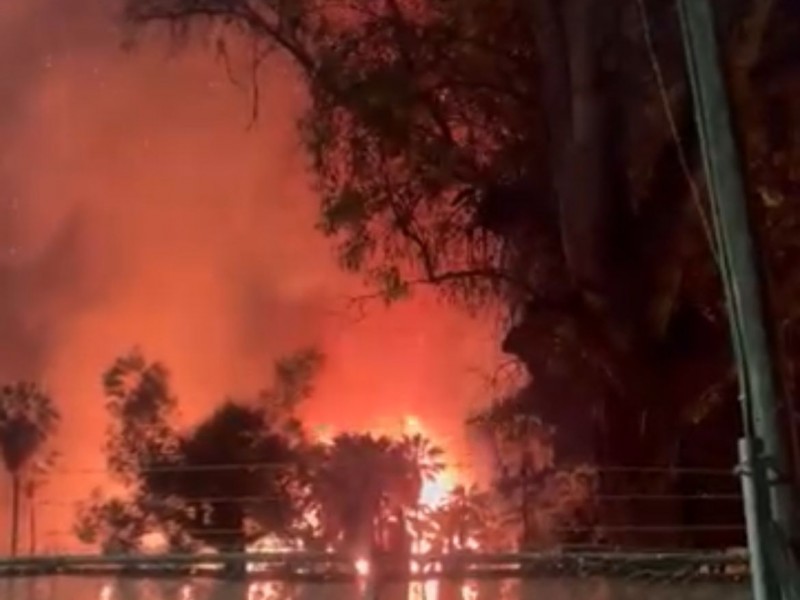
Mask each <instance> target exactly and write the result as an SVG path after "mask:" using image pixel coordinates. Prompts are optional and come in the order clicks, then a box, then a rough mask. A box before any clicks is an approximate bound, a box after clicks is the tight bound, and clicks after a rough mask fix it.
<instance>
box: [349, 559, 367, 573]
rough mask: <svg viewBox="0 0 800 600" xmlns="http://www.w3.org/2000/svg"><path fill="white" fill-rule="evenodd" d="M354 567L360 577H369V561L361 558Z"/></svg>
mask: <svg viewBox="0 0 800 600" xmlns="http://www.w3.org/2000/svg"><path fill="white" fill-rule="evenodd" d="M353 566H354V567H355V569H356V574H358V576H359V577H367V576H368V575H369V561H368V560H367V559H366V558H359V559H358V560H356V561H355V563H354V565H353Z"/></svg>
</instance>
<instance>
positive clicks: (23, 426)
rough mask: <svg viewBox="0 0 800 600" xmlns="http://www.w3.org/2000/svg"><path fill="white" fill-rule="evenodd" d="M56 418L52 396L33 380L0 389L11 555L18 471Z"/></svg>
mask: <svg viewBox="0 0 800 600" xmlns="http://www.w3.org/2000/svg"><path fill="white" fill-rule="evenodd" d="M59 421H60V415H59V412H58V410H57V409H56V407H55V405H54V403H53V400H52V398H51V397H50V396H49V395H48V394H47V393H46V392H44V391H43V390H42V389H41V388H40V387H39V386H37V385H36V384H35V383H31V382H18V383H14V384H9V385H5V386H3V387H2V389H1V390H0V452H2V455H3V463H4V465H5V468H6V471H8V473H9V475H10V476H11V556H16V554H17V548H18V544H19V508H20V505H19V502H20V492H21V485H20V483H21V477H22V472H23V470H24V469H25V467H26V466H27V465H28V463H29V462H30V460H31V458H33V457H34V456H35V455H36V454H37V453H38V452H39V451H40V450H41V448H42V446H43V445H44V444H45V442H46V441H47V440H48V438H49V437H50V436H51V435H52V433H53V432H54V431H55V429H56V427H57V425H58V422H59Z"/></svg>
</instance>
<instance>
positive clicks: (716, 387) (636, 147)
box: [125, 0, 800, 543]
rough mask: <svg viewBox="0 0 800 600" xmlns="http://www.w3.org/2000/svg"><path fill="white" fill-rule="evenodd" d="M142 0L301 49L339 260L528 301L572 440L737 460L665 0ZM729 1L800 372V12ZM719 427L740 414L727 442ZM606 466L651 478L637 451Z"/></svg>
mask: <svg viewBox="0 0 800 600" xmlns="http://www.w3.org/2000/svg"><path fill="white" fill-rule="evenodd" d="M125 5H126V8H127V11H126V16H127V19H128V21H129V22H130V23H133V24H135V25H143V24H147V23H165V24H168V25H170V26H172V27H173V29H174V30H175V31H179V32H182V33H186V32H188V31H190V26H191V25H193V24H195V23H198V24H200V23H207V22H208V21H211V22H212V23H213V24H214V25H217V26H219V27H217V28H214V29H213V31H214V36H215V38H216V41H217V44H216V47H217V49H218V50H219V51H220V53H221V54H222V55H223V56H225V55H226V53H227V52H229V51H230V48H232V47H233V45H231V44H227V42H226V39H227V38H226V36H228V35H229V36H231V37H235V38H237V40H240V39H241V37H244V38H246V39H247V40H248V41H249V42H251V43H252V47H253V48H254V49H255V52H253V56H255V57H256V59H255V60H256V64H254V65H252V66H253V67H254V69H253V72H254V73H257V67H258V62H259V61H262V60H264V57H265V56H267V55H268V54H269V52H271V51H278V52H282V53H283V54H284V55H285V56H288V57H289V58H290V59H291V60H292V61H293V62H294V64H295V65H296V66H297V68H298V72H299V73H300V74H301V76H302V77H303V78H304V80H305V82H306V83H307V85H308V89H309V92H310V98H311V101H310V103H309V109H308V111H307V113H306V115H305V116H304V119H303V121H302V134H303V139H304V141H305V142H306V145H307V149H308V151H309V154H310V156H311V158H312V161H313V166H314V170H315V173H316V175H317V176H318V188H319V190H320V192H321V207H320V212H321V217H322V219H321V221H322V228H323V230H324V231H325V232H326V233H328V234H329V235H330V236H331V237H332V238H333V239H334V241H335V243H336V244H337V248H338V250H339V256H340V259H341V262H342V265H343V266H344V267H345V268H347V269H350V270H355V271H359V272H362V273H364V274H365V275H367V276H368V277H369V278H370V279H371V280H372V281H374V282H375V283H377V284H378V286H379V287H380V288H381V290H382V291H383V293H384V295H385V296H386V297H388V298H397V297H399V296H402V295H403V294H405V293H407V292H408V290H409V286H410V285H411V284H413V283H425V284H433V285H436V286H437V287H438V289H440V290H441V291H442V292H443V293H445V294H447V295H449V296H450V297H453V298H456V299H457V300H460V301H464V302H466V303H467V304H469V305H470V306H472V307H475V306H480V305H481V303H482V302H483V301H486V300H495V299H498V298H499V299H500V300H501V301H502V302H503V303H504V304H505V305H506V306H508V308H510V309H511V310H512V311H513V312H514V314H516V315H517V316H518V318H517V319H515V322H514V326H513V327H512V328H511V330H510V331H509V332H508V335H507V337H506V339H505V340H504V344H503V348H504V350H506V351H507V352H509V353H511V354H514V355H516V356H517V357H519V358H520V359H521V361H522V362H523V363H524V364H525V366H526V368H527V370H528V372H529V373H530V375H531V376H532V379H533V380H534V381H535V385H534V384H531V385H530V386H528V387H527V388H526V389H525V390H524V393H523V394H522V395H521V396H520V400H521V402H520V403H518V406H520V407H524V409H525V411H529V410H530V409H533V410H535V411H537V412H538V414H539V416H540V417H541V418H542V419H543V420H544V421H546V422H547V423H548V424H549V425H552V426H554V428H555V430H554V437H553V443H554V445H555V447H556V451H557V456H559V457H560V456H564V458H563V460H564V461H565V462H568V463H574V462H581V461H592V462H595V463H598V464H606V465H624V464H630V461H631V460H635V461H636V462H637V463H638V464H639V465H642V466H648V467H658V468H660V469H663V471H664V472H665V473H669V471H670V470H671V469H673V467H676V466H678V465H683V466H691V465H692V464H693V463H697V462H699V461H705V464H703V465H700V466H710V465H713V466H724V465H728V466H729V465H730V464H732V463H733V462H735V460H736V457H735V450H734V449H735V439H736V436H737V434H738V428H739V423H738V420H737V410H738V409H737V406H736V400H735V391H734V389H733V386H732V385H731V384H730V382H731V360H730V358H731V357H730V352H729V344H728V333H727V330H726V327H725V311H724V306H723V302H722V298H721V294H720V289H719V285H718V280H717V266H716V264H715V259H714V256H713V252H712V246H713V239H712V238H713V236H712V235H711V234H710V233H709V231H708V227H707V222H708V216H707V212H708V210H707V207H706V206H705V205H704V202H703V198H702V194H700V193H699V192H698V189H699V188H700V187H702V186H700V185H699V182H698V181H697V177H696V173H697V172H698V171H699V165H698V156H697V135H696V131H695V127H694V124H693V120H692V111H691V98H690V97H689V92H688V86H687V82H686V77H685V73H684V68H683V63H684V60H683V51H682V48H681V40H680V28H679V24H678V21H677V18H676V16H675V11H674V3H673V2H672V1H671V0H644V1H643V2H640V1H639V0H617V1H614V2H609V1H608V0H500V1H490V0H468V1H465V2H452V1H445V0H424V1H422V2H416V3H411V2H404V1H402V0H389V1H387V2H381V3H378V4H376V3H375V2H373V1H372V0H355V1H354V2H350V3H348V4H347V6H346V7H342V6H341V3H340V2H337V1H335V0H331V1H330V2H328V1H326V0H313V1H312V0H298V1H295V2H281V1H278V0H126V2H125ZM643 9H644V10H643ZM719 12H720V23H719V31H720V35H721V36H724V40H723V41H724V47H725V48H726V49H727V52H728V53H727V56H726V62H727V65H726V66H727V67H728V69H729V72H730V80H731V82H732V89H733V91H734V101H735V104H736V106H737V108H738V109H739V110H738V118H739V125H740V130H741V131H742V132H743V136H742V137H743V141H744V142H745V147H746V150H747V152H746V155H747V159H748V160H747V165H746V167H747V169H748V175H749V176H750V178H751V180H752V181H753V185H752V190H753V193H752V194H751V198H750V200H751V205H752V206H751V207H752V208H753V210H754V212H755V213H756V214H757V216H758V221H759V229H760V233H761V234H762V238H763V241H764V243H765V248H766V267H767V279H768V280H769V281H770V283H771V286H772V290H773V298H772V302H771V307H772V308H773V310H774V311H775V314H776V318H775V323H776V328H777V324H780V331H777V330H776V332H775V333H776V335H775V339H776V340H777V341H778V343H779V344H780V349H781V351H782V355H783V357H784V362H785V363H786V364H785V368H784V375H785V379H786V384H787V385H786V387H787V389H789V390H790V391H793V390H794V394H795V395H796V390H797V389H798V375H797V374H798V372H800V370H798V369H796V368H795V367H796V364H797V363H798V360H800V343H798V341H797V340H798V339H800V334H799V333H798V332H800V314H799V313H798V311H797V310H796V296H797V290H798V289H799V288H800V285H798V282H800V268H798V266H797V265H798V264H800V260H798V259H800V250H798V248H797V245H796V244H795V243H794V241H793V240H795V239H796V238H797V236H798V234H800V218H798V214H800V209H798V206H797V203H796V202H793V201H791V198H793V197H794V196H795V195H796V191H797V190H798V189H800V175H798V173H800V169H797V167H796V165H797V163H798V156H800V144H798V142H797V140H796V139H795V138H793V137H792V136H789V135H787V133H786V132H787V131H792V130H794V129H796V128H797V126H798V123H800V109H799V108H798V105H797V103H796V102H794V100H793V98H794V97H795V95H796V94H795V93H794V92H795V90H794V89H793V87H794V84H791V85H789V84H787V82H792V81H797V80H800V77H798V74H799V72H800V69H798V67H797V62H796V61H793V62H792V61H789V63H787V61H786V60H785V58H786V57H787V56H789V55H791V54H792V52H794V55H797V53H796V40H797V39H799V38H800V20H799V19H798V14H797V11H796V9H795V10H793V9H792V8H791V3H790V2H774V3H769V2H762V1H758V0H752V1H751V0H731V1H730V2H726V3H724V6H723V7H720V11H719ZM761 12H763V13H764V14H765V16H766V18H756V17H759V16H763V15H761ZM203 31H208V29H205V28H204V29H203ZM253 83H254V84H257V80H254V82H253ZM779 84H780V85H779ZM778 334H779V335H778ZM785 421H786V422H787V423H789V422H793V420H792V419H786V420H785ZM709 431H717V432H719V431H722V432H724V435H723V434H719V435H717V436H715V440H718V444H715V447H713V448H710V447H709V446H708V444H707V435H706V434H707V433H708V432H709ZM576 432H577V433H576ZM798 440H800V438H798ZM797 450H798V454H799V455H800V441H797ZM678 481H679V478H678V477H673V476H672V475H665V476H664V477H663V478H662V481H659V482H651V483H652V484H653V485H657V486H658V487H660V488H662V489H664V491H667V489H666V488H668V487H670V486H674V485H677V483H678ZM600 485H601V488H602V490H603V491H604V492H607V493H612V494H618V495H624V494H634V493H640V492H641V491H642V490H640V489H637V488H638V487H641V485H640V484H639V483H637V482H636V481H634V480H633V479H632V478H631V477H630V476H629V475H621V474H617V475H614V476H611V475H609V474H608V473H603V474H602V476H601V482H600ZM673 508H675V507H673ZM632 510H633V509H632ZM670 510H672V509H670ZM736 510H737V511H738V509H736ZM640 516H641V515H640ZM654 516H655V517H656V518H657V519H659V518H660V519H667V518H673V517H674V514H664V515H654ZM665 522H666V521H665ZM731 543H732V542H731Z"/></svg>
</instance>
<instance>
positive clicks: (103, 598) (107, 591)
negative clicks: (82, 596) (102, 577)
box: [99, 583, 114, 600]
mask: <svg viewBox="0 0 800 600" xmlns="http://www.w3.org/2000/svg"><path fill="white" fill-rule="evenodd" d="M113 598H114V586H113V585H111V584H110V583H106V584H104V585H103V587H101V588H100V596H99V599H100V600H113Z"/></svg>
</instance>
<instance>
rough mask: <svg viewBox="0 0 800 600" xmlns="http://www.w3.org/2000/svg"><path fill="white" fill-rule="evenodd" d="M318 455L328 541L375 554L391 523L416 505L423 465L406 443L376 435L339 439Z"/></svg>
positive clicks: (317, 487) (316, 482)
mask: <svg viewBox="0 0 800 600" xmlns="http://www.w3.org/2000/svg"><path fill="white" fill-rule="evenodd" d="M318 452H319V458H318V459H317V463H316V467H315V472H314V474H313V477H312V486H313V494H314V498H315V499H316V501H317V502H318V503H319V506H320V516H321V520H322V527H323V531H324V537H325V539H327V540H329V541H331V542H334V543H336V542H338V544H339V545H340V546H341V547H342V549H343V550H345V551H346V552H350V553H352V554H353V555H355V556H361V557H363V556H365V555H369V554H370V553H371V552H372V551H373V550H375V549H377V548H378V547H379V545H380V538H381V533H382V528H383V525H384V523H385V521H386V519H387V518H388V517H389V516H390V515H393V514H396V513H397V511H398V510H403V509H409V510H410V509H413V508H414V507H415V506H416V503H417V498H418V494H419V485H420V473H419V469H418V466H417V464H415V463H414V462H413V460H412V459H411V457H410V456H409V455H408V454H407V453H406V448H405V447H403V446H402V445H401V444H398V443H397V442H396V441H394V440H391V439H389V438H387V437H375V436H372V435H370V434H354V433H346V434H341V435H338V436H336V437H335V438H334V439H333V441H332V442H331V443H330V444H328V445H326V446H325V447H323V448H320V449H319V450H318Z"/></svg>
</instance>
